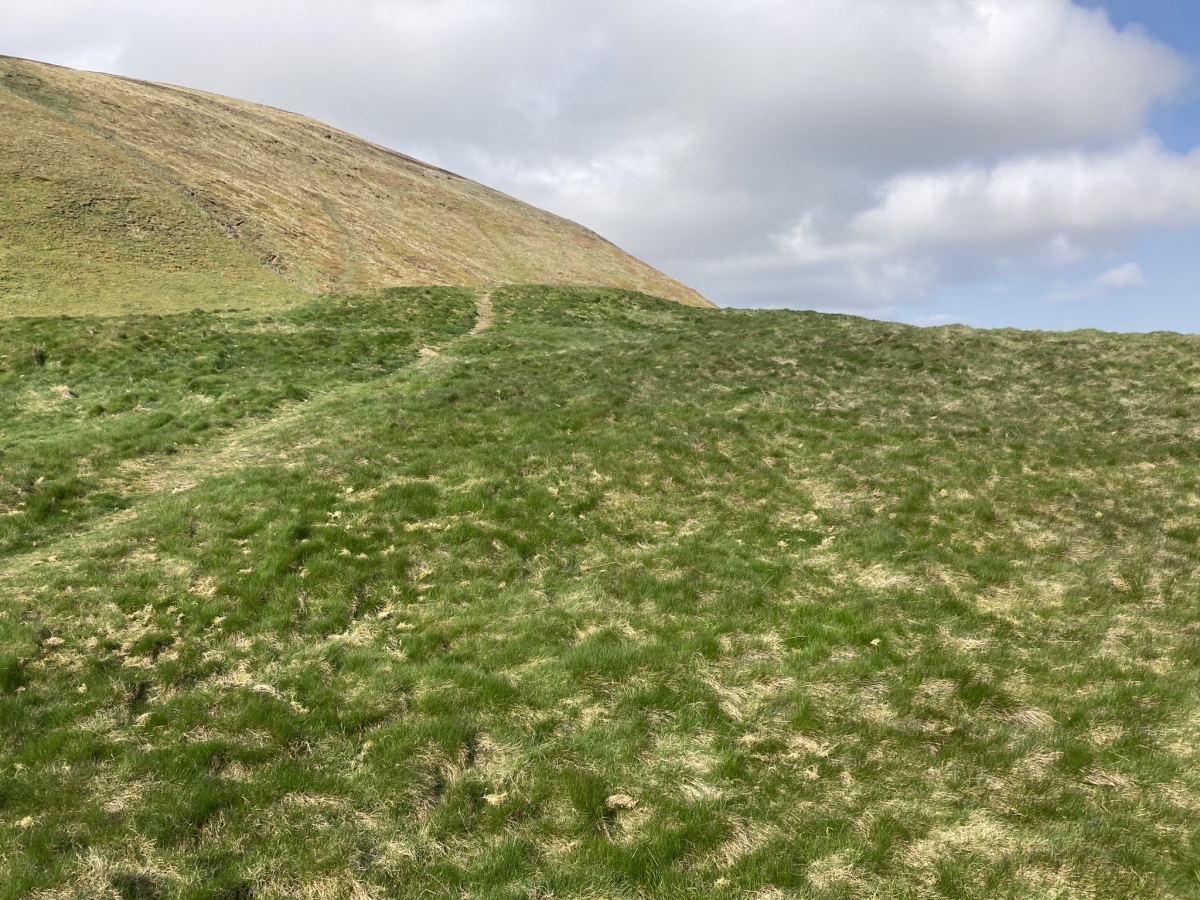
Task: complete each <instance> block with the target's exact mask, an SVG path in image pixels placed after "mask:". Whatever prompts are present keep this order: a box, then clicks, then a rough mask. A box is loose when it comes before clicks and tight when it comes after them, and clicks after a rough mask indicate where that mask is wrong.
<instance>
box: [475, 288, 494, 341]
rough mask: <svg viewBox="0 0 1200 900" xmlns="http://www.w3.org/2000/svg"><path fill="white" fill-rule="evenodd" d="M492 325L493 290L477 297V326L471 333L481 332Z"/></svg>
mask: <svg viewBox="0 0 1200 900" xmlns="http://www.w3.org/2000/svg"><path fill="white" fill-rule="evenodd" d="M491 327H492V292H491V291H488V292H487V293H485V294H480V295H479V296H478V297H476V298H475V327H474V328H472V329H471V334H479V332H481V331H487V330H488V329H489V328H491Z"/></svg>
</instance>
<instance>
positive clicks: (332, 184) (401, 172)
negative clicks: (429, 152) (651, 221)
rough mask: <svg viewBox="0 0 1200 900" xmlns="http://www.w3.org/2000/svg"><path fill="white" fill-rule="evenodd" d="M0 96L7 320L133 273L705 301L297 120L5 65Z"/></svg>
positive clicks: (183, 303)
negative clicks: (623, 292)
mask: <svg viewBox="0 0 1200 900" xmlns="http://www.w3.org/2000/svg"><path fill="white" fill-rule="evenodd" d="M0 87H2V88H3V90H0V114H2V115H3V116H4V119H5V122H6V126H5V129H4V131H3V133H2V134H0V191H2V192H3V193H2V194H0V206H4V207H12V208H13V209H14V210H17V211H24V212H23V213H22V214H21V215H20V216H18V217H17V218H18V219H21V220H22V222H21V223H20V224H21V225H22V227H20V228H18V227H16V226H17V224H18V222H17V221H16V220H13V217H12V216H11V215H6V216H5V220H6V221H5V223H4V224H3V225H0V228H2V229H3V230H2V231H0V288H2V289H3V290H2V293H3V294H4V295H7V296H8V302H7V303H3V304H0V307H2V308H3V311H6V312H8V313H9V314H14V313H16V314H19V313H21V312H42V311H53V312H63V311H67V310H65V309H60V308H59V306H61V305H62V301H61V300H56V297H59V296H61V295H62V293H63V292H62V290H61V288H62V284H61V282H63V280H64V279H66V280H67V281H68V282H69V281H70V280H71V279H74V280H75V281H76V282H79V281H80V280H83V281H84V282H86V283H87V285H88V290H87V291H84V292H83V293H85V294H86V295H87V296H88V297H101V296H104V295H106V294H107V295H109V296H119V295H121V294H122V293H124V294H126V295H129V294H130V293H131V291H130V288H129V285H130V283H131V280H133V279H131V277H130V272H129V271H127V270H128V269H129V268H130V267H133V268H135V269H139V271H138V273H137V274H138V275H145V274H146V272H145V271H143V270H149V271H150V272H153V273H154V275H155V279H154V280H155V281H162V282H170V281H171V279H169V278H166V277H165V276H167V275H170V276H171V278H173V279H175V280H176V281H177V282H179V283H183V282H185V281H186V280H187V278H189V277H190V278H199V279H201V280H203V279H204V278H212V277H214V276H216V277H218V278H219V279H221V280H222V281H224V282H236V283H242V282H255V280H256V279H261V278H262V277H263V275H264V274H268V275H269V272H274V273H276V274H277V275H279V276H282V278H283V279H285V280H286V281H287V282H290V283H291V284H292V285H295V286H296V287H299V288H302V289H303V290H304V291H308V292H313V293H322V292H343V291H345V292H351V291H360V290H364V289H371V288H378V287H387V286H394V285H456V284H461V285H478V286H489V285H498V284H515V283H545V284H564V285H565V284H580V285H582V284H593V285H605V286H611V287H618V288H623V289H631V290H639V291H643V292H645V293H649V294H654V295H656V296H661V297H666V298H669V299H672V300H676V301H679V302H681V303H685V304H688V305H693V306H710V305H711V304H710V303H709V302H708V301H707V300H705V299H704V298H703V297H701V296H700V295H699V294H697V293H696V292H695V291H693V290H691V289H690V288H688V287H686V286H684V285H682V284H680V283H679V282H677V281H675V280H673V279H671V278H669V277H667V276H666V275H664V274H662V273H661V272H658V271H657V270H655V269H653V268H651V267H650V266H648V265H646V264H645V263H642V262H640V261H638V260H636V259H634V258H633V257H631V256H629V255H628V254H627V253H625V252H623V251H622V250H620V249H619V248H617V247H616V246H614V245H613V244H611V243H609V242H608V241H605V240H604V239H602V238H600V237H599V236H597V235H596V234H594V233H592V232H591V231H588V230H587V229H585V228H583V227H581V226H579V225H577V224H575V223H573V222H569V221H567V220H565V219H562V218H559V217H558V216H554V215H551V214H550V213H547V212H544V211H542V210H539V209H536V208H534V207H531V206H529V205H527V204H524V203H521V202H519V201H517V200H514V199H513V198H511V197H508V196H505V195H504V194H501V193H499V192H497V191H494V190H491V189H490V188H487V187H484V186H482V185H480V184H476V183H475V182H472V181H469V180H467V179H465V178H461V177H459V176H457V175H453V174H451V173H449V172H445V171H443V170H441V169H437V168H435V167H433V166H429V165H427V164H425V163H422V162H419V161H417V160H414V159H411V158H409V157H406V156H403V155H401V154H399V153H394V152H392V151H390V150H387V149H384V148H382V147H379V146H376V145H374V144H371V143H369V142H367V141H364V140H361V139H359V138H356V137H353V136H352V135H349V134H346V133H344V132H341V131H338V130H336V129H333V128H330V127H328V126H326V125H322V124H321V123H319V122H315V121H313V120H311V119H307V118H304V117H302V116H299V115H295V114H293V113H288V112H282V111H280V110H276V109H270V108H267V107H263V106H258V105H255V104H251V103H245V102H241V101H237V100H231V99H227V98H223V97H218V96H214V95H211V94H205V93H202V92H200V91H194V90H188V89H184V88H177V87H169V86H165V85H158V84H150V83H146V82H140V81H133V80H130V79H125V78H118V77H114V76H110V75H99V74H94V73H88V72H79V71H74V70H71V69H64V68H59V67H56V66H49V65H45V64H41V63H35V62H29V61H25V60H19V59H12V58H7V57H0ZM14 126H15V127H14ZM35 213H36V215H35ZM10 220H11V221H10ZM214 244H217V245H219V246H214ZM46 254H51V255H55V254H57V255H58V256H59V257H62V258H61V259H57V260H56V264H55V265H53V266H50V265H42V264H40V263H45V262H46V261H47V259H48V257H47V256H46ZM139 267H140V268H139ZM263 267H265V269H266V270H269V272H266V273H264V272H262V271H260V270H261V269H263ZM40 270H49V271H51V272H58V273H66V274H65V275H64V274H59V275H49V274H48V275H45V276H43V277H40V278H32V277H30V276H29V272H31V271H40ZM176 276H179V277H176ZM17 282H19V285H17ZM201 287H202V288H207V287H208V286H207V285H201ZM56 290H58V293H57V294H56ZM156 291H159V292H160V293H161V291H160V289H159V288H158V286H157V285H156V286H155V287H154V288H153V289H151V288H147V289H146V290H145V291H143V293H147V294H154V293H155V292H156ZM203 292H204V291H202V290H201V291H194V292H193V297H192V298H191V299H190V300H185V299H184V298H182V297H181V299H180V302H179V303H167V304H165V305H164V304H162V303H157V304H155V305H156V306H157V307H158V308H188V309H190V308H191V307H192V306H195V305H205V304H204V303H202V302H200V301H198V300H197V299H196V298H195V295H197V294H201V293H203ZM132 293H137V292H136V291H135V292H132ZM182 293H183V294H185V295H186V294H187V293H188V291H186V290H185V291H183V292H182ZM15 297H16V298H20V302H19V303H16V302H14V298H15ZM75 302H79V301H75ZM92 307H94V304H92ZM89 309H90V311H101V310H98V309H94V308H91V307H89Z"/></svg>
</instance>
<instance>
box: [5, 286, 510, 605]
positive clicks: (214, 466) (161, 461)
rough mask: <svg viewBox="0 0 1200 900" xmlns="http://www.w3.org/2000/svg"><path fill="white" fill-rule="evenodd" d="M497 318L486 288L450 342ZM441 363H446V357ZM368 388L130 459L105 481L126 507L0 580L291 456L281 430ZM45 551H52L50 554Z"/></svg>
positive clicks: (425, 353) (423, 365)
mask: <svg viewBox="0 0 1200 900" xmlns="http://www.w3.org/2000/svg"><path fill="white" fill-rule="evenodd" d="M494 318H495V316H494V314H493V310H492V292H491V291H486V292H484V293H482V294H480V295H479V296H478V297H476V298H475V325H474V326H473V327H472V328H471V330H470V331H469V332H467V334H465V335H460V336H459V337H457V338H455V339H453V341H452V343H457V342H458V341H461V340H464V339H465V338H466V337H469V336H470V335H476V334H479V333H481V332H483V331H487V330H488V329H489V328H491V327H492V323H493V321H494ZM439 356H440V351H439V350H438V349H435V348H433V347H422V348H420V350H418V359H417V360H416V361H415V363H414V365H413V369H414V370H423V371H426V372H427V371H428V366H429V364H430V363H432V362H433V360H436V359H438V357H439ZM441 364H445V361H442V362H441ZM367 387H369V385H368V384H362V383H357V384H352V385H344V386H342V387H341V388H340V389H337V388H335V389H333V390H331V391H329V392H328V393H325V394H321V395H319V396H317V397H314V398H313V399H311V400H307V401H304V402H301V403H295V404H289V405H287V406H285V407H283V408H282V409H280V410H279V411H278V412H277V413H276V414H275V415H274V416H271V417H270V418H268V419H263V420H259V421H255V422H252V423H247V424H245V425H242V426H241V427H240V428H234V429H232V430H231V431H230V432H229V433H228V434H226V435H225V436H224V440H222V441H221V442H220V443H218V444H217V445H215V446H209V447H206V448H202V449H197V450H194V451H191V452H187V453H180V454H178V455H176V456H173V457H169V458H162V457H154V458H152V459H149V460H136V461H130V462H129V463H128V464H127V465H125V466H122V471H121V473H120V475H119V476H118V478H117V479H115V481H114V483H112V484H109V485H107V487H109V488H111V489H114V490H118V491H120V492H122V493H124V494H126V495H129V496H130V499H131V500H132V501H133V502H132V504H131V505H130V506H129V507H128V508H126V509H123V510H120V511H118V512H114V513H110V514H108V515H105V516H100V517H98V518H96V519H94V520H92V521H91V522H89V523H87V525H86V526H85V527H83V528H82V529H81V530H79V531H78V532H74V533H69V534H64V535H60V536H58V537H57V538H54V539H51V541H49V542H48V543H47V546H45V547H43V548H41V549H40V550H36V551H33V552H30V553H23V554H19V555H17V556H13V557H10V558H8V559H4V560H0V582H3V581H7V580H9V579H12V578H14V577H16V576H17V575H18V574H20V573H21V572H23V571H25V572H27V571H28V570H29V569H31V568H34V567H36V566H40V565H42V564H43V563H45V562H48V561H50V560H57V559H65V558H68V557H69V556H71V555H72V551H73V550H75V551H76V555H78V554H79V553H82V548H85V547H87V546H90V545H92V544H94V542H95V541H97V540H100V539H102V538H103V537H105V536H106V535H108V534H110V533H111V532H112V531H114V530H115V529H116V528H117V527H118V526H120V525H122V524H124V523H126V522H129V521H131V520H132V519H135V518H137V505H138V504H139V503H141V502H142V501H145V500H147V499H149V498H152V497H155V496H162V495H164V494H179V493H182V492H184V491H188V490H191V489H192V488H193V487H195V486H196V485H197V484H198V483H199V482H201V481H203V480H204V479H206V478H212V477H217V476H221V475H226V474H228V473H230V472H234V471H237V470H239V469H246V468H249V467H250V466H253V465H260V464H262V463H265V462H267V461H269V460H277V461H283V460H289V458H290V457H291V456H292V453H293V452H295V451H297V449H299V448H297V447H296V446H294V445H293V444H291V443H289V442H286V441H285V442H283V443H282V444H281V443H278V440H277V439H278V437H279V436H280V434H281V432H284V431H286V430H287V429H288V428H289V427H290V426H294V425H295V423H297V422H298V421H300V420H301V419H302V418H303V417H304V416H308V415H313V414H315V413H317V412H318V411H319V409H320V407H321V406H322V405H326V404H329V405H337V404H340V403H341V402H342V401H343V399H344V397H345V395H346V394H347V393H348V392H350V391H356V390H365V389H366V388H367ZM289 451H292V452H289ZM47 553H51V554H54V555H52V556H50V557H47ZM84 555H86V554H84Z"/></svg>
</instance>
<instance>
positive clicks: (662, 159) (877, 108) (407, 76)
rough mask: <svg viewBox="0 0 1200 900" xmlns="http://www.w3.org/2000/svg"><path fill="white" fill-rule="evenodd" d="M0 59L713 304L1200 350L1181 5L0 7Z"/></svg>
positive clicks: (43, 2) (1197, 140)
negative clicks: (476, 184)
mask: <svg viewBox="0 0 1200 900" xmlns="http://www.w3.org/2000/svg"><path fill="white" fill-rule="evenodd" d="M0 53H4V54H9V55H14V56H23V57H28V58H33V59H39V60H43V61H46V62H54V63H59V64H62V65H69V66H75V67H79V68H86V69H92V70H97V71H103V72H111V73H114V74H120V75H128V76H133V77H137V78H144V79H149V80H153V81H162V82H167V83H172V84H182V85H187V86H190V87H196V88H201V89H204V90H209V91H214V92H217V93H221V94H227V95H231V96H235V97H239V98H242V99H246V100H253V101H257V102H261V103H267V104H270V105H272V106H277V107H281V108H285V109H290V110H295V111H297V112H301V113H304V114H306V115H310V116H313V117H315V118H318V119H321V120H323V121H326V122H328V123H330V124H333V125H335V126H337V127H340V128H342V129H345V130H346V131H350V132H352V133H355V134H359V135H362V136H363V137H367V138H369V139H371V140H374V141H377V142H379V143H381V144H384V145H386V146H389V147H392V148H395V149H397V150H400V151H402V152H405V153H409V154H411V155H413V156H417V157H419V158H422V159H425V160H427V161H429V162H432V163H434V164H437V165H440V166H443V167H445V168H448V169H451V170H453V171H456V172H459V173H460V174H462V175H465V176H467V177H470V178H474V179H476V180H478V181H482V182H484V183H486V184H489V185H491V186H493V187H496V188H498V189H500V190H503V191H505V192H507V193H510V194H513V195H515V196H517V197H520V198H521V199H523V200H526V201H528V202H531V203H533V204H535V205H538V206H541V207H543V208H545V209H549V210H551V211H553V212H556V213H558V214H560V215H564V216H567V217H568V218H571V219H574V220H576V221H578V222H581V223H583V224H584V225H586V226H588V227H590V228H593V229H594V230H596V231H598V232H600V233H601V234H603V235H604V236H605V237H608V238H609V239H611V240H613V241H615V242H616V243H617V244H619V245H621V246H622V247H624V248H625V249H626V250H628V251H630V252H632V253H633V254H634V255H636V256H639V257H640V258H642V259H645V260H646V261H647V262H650V263H651V264H653V265H655V266H657V267H658V268H660V269H662V270H664V271H666V272H668V273H669V274H671V275H673V276H675V277H676V278H678V279H680V280H682V281H684V282H686V283H688V284H690V285H691V286H693V287H695V288H696V289H698V290H700V291H701V292H702V293H704V294H705V295H706V296H708V297H709V298H711V299H712V300H714V301H715V302H717V303H718V304H720V305H722V306H743V307H791V308H798V309H818V310H824V311H836V312H849V313H854V314H858V315H865V316H871V317H875V318H883V319H890V320H895V321H902V322H910V323H913V324H942V323H947V322H961V323H964V324H968V325H973V326H977V327H1000V326H1006V327H1007V326H1011V327H1018V328H1053V329H1066V328H1085V327H1088V328H1103V329H1107V330H1121V331H1152V330H1173V331H1183V332H1200V2H1196V0H1140V2H1134V0H1106V2H1084V0H1077V2H1071V0H737V2H734V0H593V2H590V3H586V4H585V3H579V2H578V0H391V2H386V0H202V2H197V0H172V2H170V3H164V2H162V0H0Z"/></svg>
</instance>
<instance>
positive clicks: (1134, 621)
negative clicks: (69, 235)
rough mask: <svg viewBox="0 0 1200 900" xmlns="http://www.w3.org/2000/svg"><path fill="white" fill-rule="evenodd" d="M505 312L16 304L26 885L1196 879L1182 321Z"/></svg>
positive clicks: (482, 890)
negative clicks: (475, 319) (959, 322)
mask: <svg viewBox="0 0 1200 900" xmlns="http://www.w3.org/2000/svg"><path fill="white" fill-rule="evenodd" d="M493 303H494V305H495V309H496V320H495V324H494V325H493V327H492V328H490V329H489V330H487V331H484V332H482V333H480V334H477V335H469V334H468V331H469V330H470V327H471V324H472V316H471V309H472V295H471V294H470V293H469V292H466V291H462V290H432V291H415V290H403V291H393V292H388V293H385V294H380V295H372V296H370V297H364V298H356V299H350V300H347V299H343V300H329V301H316V302H314V303H311V304H309V305H307V306H304V307H300V308H297V309H294V310H290V311H287V312H286V313H274V314H271V315H269V316H268V315H267V314H263V313H255V314H251V313H234V314H229V313H226V314H215V313H204V314H198V315H196V316H188V315H184V316H175V317H164V318H155V317H142V318H125V319H108V320H80V319H27V320H17V321H13V322H8V323H5V324H4V325H3V326H2V327H0V344H3V349H0V356H4V358H3V359H0V368H3V369H4V370H5V371H4V372H3V373H2V374H0V404H2V406H0V408H2V409H3V416H2V417H0V421H2V422H3V423H4V424H3V426H0V451H2V452H3V456H0V476H2V477H3V479H4V480H3V481H2V482H0V505H2V506H3V509H0V724H2V726H3V727H2V728H0V898H9V897H14V898H15V897H24V896H30V895H34V896H37V895H39V892H41V894H40V895H41V896H80V897H83V896H89V897H90V896H112V897H188V898H193V897H194V898H201V897H206V898H218V897H220V898H234V897H240V898H248V897H256V898H265V897H295V896H311V897H340V896H345V897H364V896H370V897H379V898H383V897H422V896H446V897H460V896H470V897H497V898H507V897H514V898H515V897H551V896H556V897H648V896H656V897H657V896H661V897H677V896H696V897H757V898H762V900H770V898H783V897H814V898H826V897H829V898H837V897H866V896H879V897H901V898H907V897H911V898H924V897H988V898H996V897H1012V898H1018V897H1021V898H1024V897H1061V898H1068V897H1079V898H1091V897H1097V898H1110V897H1111V898H1118V897H1130V896H1147V897H1148V896H1156V897H1157V896H1162V897H1191V896H1196V895H1197V893H1200V840H1198V838H1197V836H1196V834H1197V832H1196V829H1195V822H1196V820H1197V816H1198V814H1200V749H1198V748H1200V708H1198V703H1197V696H1200V694H1198V688H1200V683H1198V682H1200V678H1198V677H1197V666H1198V665H1200V609H1198V608H1197V606H1196V603H1195V597H1196V596H1197V589H1198V587H1200V544H1198V541H1200V493H1198V492H1197V489H1196V483H1197V474H1198V471H1200V465H1198V464H1200V443H1198V442H1197V437H1198V436H1200V433H1198V430H1197V416H1198V415H1200V393H1198V391H1200V357H1198V355H1197V350H1198V349H1200V344H1198V343H1197V341H1195V340H1194V339H1191V338H1187V337H1180V336H1172V335H1149V336H1116V335H1104V334H1099V333H1092V332H1086V333H1084V332H1080V333H1072V334H1053V335H1052V334H1033V333H1028V334H1025V333H1018V332H972V331H969V330H966V329H954V328H951V329H935V330H919V329H912V328H907V327H902V326H898V325H890V324H885V323H876V322H867V321H863V320H858V319H850V318H845V317H833V316H821V315H816V314H808V313H792V312H753V313H751V312H738V311H719V312H718V311H705V310H693V309H686V308H682V307H679V306H677V305H674V304H671V303H667V302H665V301H658V300H653V299H651V298H647V297H642V296H638V295H633V296H631V295H627V294H622V293H619V292H614V291H584V290H574V291H565V290H554V289H544V288H508V289H502V290H499V291H497V292H496V293H495V294H494V296H493ZM89 329H90V330H91V331H92V332H94V333H89ZM139 347H140V348H141V352H138V348H139ZM421 347H435V348H438V349H439V350H440V355H437V356H436V357H433V356H432V354H429V353H426V354H425V356H424V357H421V356H419V355H418V353H417V351H418V350H419V349H420V348H421ZM34 348H40V351H41V354H40V357H41V358H40V361H39V354H37V353H35V349H34ZM221 353H224V354H225V356H221V355H220V354H221ZM55 387H69V388H70V389H71V391H72V392H73V393H75V394H76V395H77V397H75V398H72V397H69V396H61V397H60V396H57V395H55V394H54V393H53V389H54V388H55ZM139 407H141V409H139ZM39 479H43V480H41V481H39Z"/></svg>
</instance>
